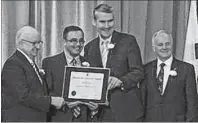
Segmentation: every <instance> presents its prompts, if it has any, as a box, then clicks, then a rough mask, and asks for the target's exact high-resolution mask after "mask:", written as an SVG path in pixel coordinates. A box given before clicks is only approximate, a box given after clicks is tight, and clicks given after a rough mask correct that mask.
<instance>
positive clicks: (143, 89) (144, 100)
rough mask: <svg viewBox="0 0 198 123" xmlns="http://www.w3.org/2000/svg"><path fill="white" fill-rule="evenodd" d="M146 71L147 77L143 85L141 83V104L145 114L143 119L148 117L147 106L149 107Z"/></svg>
mask: <svg viewBox="0 0 198 123" xmlns="http://www.w3.org/2000/svg"><path fill="white" fill-rule="evenodd" d="M144 69H145V72H144V73H145V77H144V80H143V82H142V83H140V91H141V102H142V105H143V109H144V114H143V118H145V116H146V105H147V82H148V79H147V74H146V68H144Z"/></svg>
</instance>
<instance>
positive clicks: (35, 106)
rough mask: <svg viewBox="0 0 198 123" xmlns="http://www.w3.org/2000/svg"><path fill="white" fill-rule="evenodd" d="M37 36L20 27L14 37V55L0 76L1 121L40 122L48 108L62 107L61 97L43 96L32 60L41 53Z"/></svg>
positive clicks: (44, 84)
mask: <svg viewBox="0 0 198 123" xmlns="http://www.w3.org/2000/svg"><path fill="white" fill-rule="evenodd" d="M42 43H43V42H42V41H40V34H39V32H38V31H37V30H36V29H34V28H32V27H30V26H24V27H22V28H21V29H19V30H18V32H17V34H16V47H17V50H16V52H15V53H14V54H13V55H12V56H11V57H10V58H8V59H7V61H6V62H5V64H4V66H3V70H2V74H1V77H2V78H1V89H2V93H1V96H2V118H3V121H7V122H11V121H15V122H21V121H26V122H36V121H38V122H42V121H46V119H47V117H46V116H47V112H48V111H49V108H50V106H51V105H54V106H55V107H56V108H57V109H59V108H61V107H62V105H63V104H64V99H63V98H62V97H50V96H47V86H46V83H45V81H43V80H42V77H41V73H39V70H38V67H37V66H36V64H35V63H34V59H35V57H36V56H37V54H38V52H39V50H40V49H41V44H42Z"/></svg>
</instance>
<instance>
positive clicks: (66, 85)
mask: <svg viewBox="0 0 198 123" xmlns="http://www.w3.org/2000/svg"><path fill="white" fill-rule="evenodd" d="M72 72H85V73H101V74H104V78H103V85H102V94H101V99H100V100H95V99H76V98H69V97H68V95H69V87H70V82H71V81H70V79H71V73H72ZM109 75H110V69H109V68H96V67H69V66H65V71H64V80H63V88H62V97H63V98H64V99H65V101H68V102H74V101H82V102H90V101H92V102H95V103H98V104H103V103H105V102H106V100H107V94H108V91H107V87H108V79H109Z"/></svg>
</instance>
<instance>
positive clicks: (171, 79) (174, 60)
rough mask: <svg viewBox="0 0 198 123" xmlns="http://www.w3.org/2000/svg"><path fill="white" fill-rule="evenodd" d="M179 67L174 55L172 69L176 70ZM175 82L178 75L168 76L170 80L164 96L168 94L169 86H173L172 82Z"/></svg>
mask: <svg viewBox="0 0 198 123" xmlns="http://www.w3.org/2000/svg"><path fill="white" fill-rule="evenodd" d="M178 69H179V67H178V64H177V60H176V59H175V58H174V57H173V62H172V65H171V69H170V70H175V71H178ZM173 82H174V83H175V82H177V77H176V76H170V75H169V77H168V81H167V85H166V88H165V90H164V94H163V95H164V96H166V94H167V90H169V88H170V87H171V84H172V83H173Z"/></svg>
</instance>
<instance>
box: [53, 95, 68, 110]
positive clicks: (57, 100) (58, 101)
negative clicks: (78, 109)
mask: <svg viewBox="0 0 198 123" xmlns="http://www.w3.org/2000/svg"><path fill="white" fill-rule="evenodd" d="M51 104H52V105H54V106H55V107H56V108H57V109H60V108H61V107H62V106H63V105H64V104H65V103H64V98H63V97H53V96H52V97H51Z"/></svg>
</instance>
